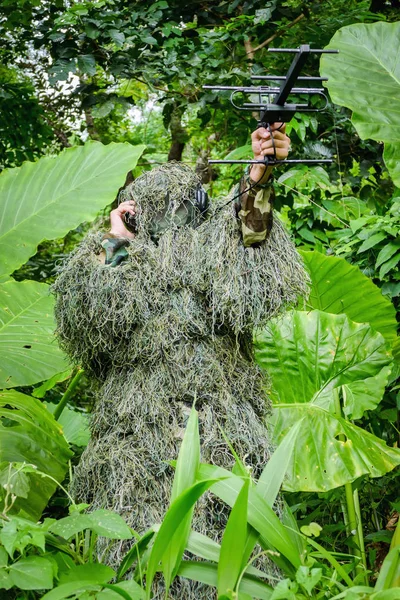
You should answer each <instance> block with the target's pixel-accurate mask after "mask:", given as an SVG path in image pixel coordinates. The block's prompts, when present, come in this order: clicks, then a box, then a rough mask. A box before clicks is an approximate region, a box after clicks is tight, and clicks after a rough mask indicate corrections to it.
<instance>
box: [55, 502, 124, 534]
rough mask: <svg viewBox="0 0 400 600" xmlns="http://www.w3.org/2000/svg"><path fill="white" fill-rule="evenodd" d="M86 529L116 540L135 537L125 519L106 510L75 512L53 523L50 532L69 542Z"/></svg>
mask: <svg viewBox="0 0 400 600" xmlns="http://www.w3.org/2000/svg"><path fill="white" fill-rule="evenodd" d="M85 529H90V530H92V531H94V532H95V533H97V535H101V536H103V537H107V538H110V539H114V540H130V539H131V538H132V537H133V536H132V533H131V530H130V529H129V527H128V525H127V524H126V523H125V521H124V519H123V518H122V517H121V516H120V515H118V514H117V513H114V512H112V511H110V510H105V509H99V510H95V511H93V512H92V513H89V514H79V513H77V512H74V513H73V514H72V515H70V516H69V517H64V518H63V519H59V520H58V521H56V522H55V523H53V525H51V526H50V528H49V531H51V532H52V533H55V534H56V535H60V536H61V537H63V538H64V539H66V540H68V539H70V538H71V537H72V536H73V535H75V534H76V533H79V532H80V531H84V530H85Z"/></svg>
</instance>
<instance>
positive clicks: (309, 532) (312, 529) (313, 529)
mask: <svg viewBox="0 0 400 600" xmlns="http://www.w3.org/2000/svg"><path fill="white" fill-rule="evenodd" d="M300 531H301V532H302V533H304V535H306V536H308V537H312V536H313V537H319V534H320V533H321V531H322V527H321V525H318V523H310V524H309V525H303V527H301V528H300ZM300 568H301V567H300Z"/></svg>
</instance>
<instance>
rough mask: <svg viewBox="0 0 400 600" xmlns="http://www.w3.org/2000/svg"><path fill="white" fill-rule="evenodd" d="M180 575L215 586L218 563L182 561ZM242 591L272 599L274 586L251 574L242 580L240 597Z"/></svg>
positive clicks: (266, 599)
mask: <svg viewBox="0 0 400 600" xmlns="http://www.w3.org/2000/svg"><path fill="white" fill-rule="evenodd" d="M178 575H179V576H180V577H187V578H188V579H191V580H192V581H199V582H201V583H206V584H208V585H210V586H213V587H216V585H217V565H216V564H213V563H206V562H196V561H189V560H185V561H182V562H181V565H180V567H179V571H178ZM241 592H243V593H244V594H249V595H250V596H251V597H252V598H260V599H261V600H270V599H271V595H272V588H271V587H270V586H269V585H267V584H266V583H263V582H262V581H257V580H256V579H254V578H253V577H251V576H247V575H244V577H243V578H242V580H241V582H240V587H239V598H240V593H241ZM210 598H212V593H210Z"/></svg>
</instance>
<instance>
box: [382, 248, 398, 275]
mask: <svg viewBox="0 0 400 600" xmlns="http://www.w3.org/2000/svg"><path fill="white" fill-rule="evenodd" d="M399 260H400V252H398V253H397V254H395V255H394V256H392V258H391V259H390V260H388V261H387V262H385V263H384V264H383V265H382V266H381V268H380V270H379V277H380V279H382V278H383V277H385V275H386V273H389V271H390V270H391V269H393V267H395V266H396V265H397V263H398V262H399Z"/></svg>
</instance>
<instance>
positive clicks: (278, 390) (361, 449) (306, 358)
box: [255, 310, 399, 491]
mask: <svg viewBox="0 0 400 600" xmlns="http://www.w3.org/2000/svg"><path fill="white" fill-rule="evenodd" d="M255 351H256V358H257V361H258V363H259V364H260V366H261V367H263V368H264V369H266V370H267V372H268V375H269V378H270V381H271V386H272V389H271V393H270V394H271V398H272V401H273V405H274V410H273V422H274V431H273V433H274V437H275V439H276V442H277V443H278V442H279V441H280V438H281V436H282V435H285V434H286V432H287V431H289V429H290V427H291V426H292V425H293V424H294V423H295V422H296V420H298V419H300V418H302V417H304V416H307V417H309V420H307V419H306V420H305V422H304V426H303V427H302V428H301V432H300V433H299V434H298V435H299V436H300V437H301V440H299V442H298V444H297V446H298V447H299V448H302V449H303V455H302V456H303V459H301V457H300V456H297V455H296V459H293V460H292V463H291V467H290V469H291V476H290V481H289V483H288V486H289V488H290V489H297V490H300V489H307V490H311V489H313V490H319V491H325V490H327V489H331V488H332V487H336V486H338V485H343V484H344V483H346V482H348V481H353V480H354V479H355V478H356V477H358V476H359V475H361V474H362V473H369V474H370V475H371V476H377V475H382V474H383V473H385V472H387V471H388V470H390V469H391V468H393V467H394V466H395V464H397V463H396V460H397V458H398V457H399V455H398V454H397V451H393V452H392V451H391V450H390V449H388V448H387V447H386V446H385V444H384V443H383V442H381V441H380V440H378V438H375V437H374V436H372V438H371V440H373V441H374V444H373V445H372V446H371V448H372V449H371V452H370V457H372V458H371V460H370V461H368V460H367V457H368V451H367V450H366V449H367V448H370V446H368V443H371V444H372V441H371V440H369V441H368V440H367V441H366V440H365V439H364V437H363V434H364V432H363V430H362V429H359V428H357V427H355V426H351V427H350V429H348V430H347V429H346V431H344V430H343V428H344V427H345V426H346V427H347V424H346V421H344V420H343V419H340V418H338V417H336V416H335V414H333V413H334V411H335V398H336V395H337V394H338V393H342V395H343V398H344V402H345V403H344V407H343V409H344V412H345V414H346V416H348V417H349V418H360V417H361V416H362V414H363V413H364V411H365V410H369V409H372V408H374V407H375V406H376V405H377V404H378V403H379V402H380V400H381V398H382V396H383V393H384V389H385V384H386V383H387V380H388V375H389V373H390V368H391V364H392V363H391V361H392V358H391V354H390V352H389V351H388V349H387V344H386V342H385V339H384V338H383V336H382V335H381V334H380V333H378V332H376V331H374V330H373V329H372V328H371V327H370V325H368V324H359V323H354V322H353V321H350V320H349V319H348V317H347V316H346V315H345V314H340V315H334V314H329V313H325V312H320V311H318V310H314V311H311V312H309V313H308V312H302V311H292V312H290V313H287V314H286V315H284V316H283V317H281V318H279V319H274V320H272V321H270V323H269V325H268V328H267V329H265V330H264V331H262V332H260V333H259V334H258V335H257V337H256V340H255ZM315 415H317V416H315ZM354 428H355V429H354ZM341 433H345V435H346V436H347V437H348V439H349V440H350V442H349V444H348V445H347V446H343V447H342V446H340V444H339V442H338V440H337V436H338V435H339V434H341ZM357 444H359V446H358V445H357ZM335 448H336V450H337V451H339V450H340V451H341V452H342V450H343V452H345V450H346V452H345V454H346V453H347V454H346V456H347V458H346V457H345V456H344V454H343V452H342V454H341V453H340V452H339V453H338V456H337V457H336V458H337V462H338V465H337V466H336V467H335V468H337V475H335V476H333V475H332V479H329V477H330V474H331V472H332V474H333V473H334V469H333V470H331V466H332V464H331V462H329V461H331V457H332V456H333V454H334V450H335ZM374 449H375V450H374ZM372 450H373V451H374V452H375V451H376V452H375V454H376V456H375V454H373V452H372ZM309 452H310V453H311V454H310V455H308V453H309ZM352 452H354V456H353V454H352ZM385 452H388V456H389V459H388V462H385V460H383V459H382V460H381V459H380V460H378V458H379V456H380V455H381V454H382V453H383V454H384V453H385ZM393 453H394V454H393ZM361 455H362V456H364V455H365V457H364V458H365V460H363V461H361V458H360V456H361ZM378 455H379V456H378ZM311 456H312V458H313V460H314V462H315V465H313V467H312V470H311V471H310V468H311V467H310V468H309V467H307V465H306V462H307V461H308V460H311V458H310V457H311ZM335 456H336V455H335ZM352 456H353V458H354V460H355V463H354V466H353V467H352V468H350V467H349V465H348V464H347V462H349V461H350V460H351V457H352ZM396 457H397V458H396ZM339 463H340V464H339ZM349 464H350V463H349ZM373 464H375V465H376V469H375V470H374V468H373ZM305 473H307V480H305V479H304V474H305ZM328 474H329V477H328ZM313 475H314V476H313ZM290 486H291V487H290ZM301 486H306V487H301ZM289 488H288V489H289Z"/></svg>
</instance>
